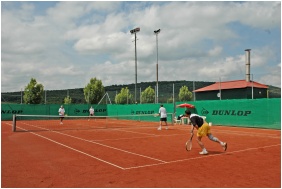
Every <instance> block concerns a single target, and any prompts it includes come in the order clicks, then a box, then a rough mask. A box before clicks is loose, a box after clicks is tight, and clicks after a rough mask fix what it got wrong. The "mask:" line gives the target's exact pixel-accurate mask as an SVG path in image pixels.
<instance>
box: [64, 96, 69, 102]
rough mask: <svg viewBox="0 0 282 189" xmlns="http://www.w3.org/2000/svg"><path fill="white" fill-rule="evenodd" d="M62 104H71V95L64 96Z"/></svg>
mask: <svg viewBox="0 0 282 189" xmlns="http://www.w3.org/2000/svg"><path fill="white" fill-rule="evenodd" d="M64 104H71V97H70V96H67V97H65V99H64Z"/></svg>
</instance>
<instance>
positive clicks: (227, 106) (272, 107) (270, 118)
mask: <svg viewBox="0 0 282 189" xmlns="http://www.w3.org/2000/svg"><path fill="white" fill-rule="evenodd" d="M191 104H193V105H194V106H195V110H194V111H195V113H197V114H199V115H202V116H206V120H207V122H212V124H213V125H230V126H246V127H261V128H272V129H281V99H280V98H279V99H277V98H273V99H253V100H252V99H249V100H248V99H244V100H216V101H215V100H210V101H195V102H191ZM176 110H177V111H176V112H177V114H181V113H183V112H184V111H183V110H179V108H177V109H176Z"/></svg>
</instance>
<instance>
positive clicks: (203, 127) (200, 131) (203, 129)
mask: <svg viewBox="0 0 282 189" xmlns="http://www.w3.org/2000/svg"><path fill="white" fill-rule="evenodd" d="M185 115H186V117H188V118H189V119H190V121H191V123H192V125H193V128H192V130H191V133H192V132H193V130H194V128H196V129H197V142H198V144H199V145H200V147H201V148H202V151H201V152H200V154H201V155H206V154H208V151H207V149H206V148H205V146H204V143H203V142H202V141H201V140H202V137H204V136H208V137H209V139H210V140H211V141H214V142H217V143H219V144H220V145H221V146H222V148H223V150H224V151H226V149H227V143H226V142H222V141H220V140H219V139H218V138H216V137H214V136H213V135H212V133H211V129H210V126H209V125H208V123H207V122H206V121H204V119H203V118H201V117H200V116H199V115H197V114H192V113H191V112H190V111H189V110H186V111H185Z"/></svg>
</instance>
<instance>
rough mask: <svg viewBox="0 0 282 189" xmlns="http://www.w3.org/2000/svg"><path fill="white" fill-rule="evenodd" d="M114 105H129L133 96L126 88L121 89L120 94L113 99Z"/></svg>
mask: <svg viewBox="0 0 282 189" xmlns="http://www.w3.org/2000/svg"><path fill="white" fill-rule="evenodd" d="M115 103H116V104H131V103H133V95H132V94H131V93H130V92H129V90H128V88H127V87H126V88H122V89H121V91H120V93H119V94H117V95H116V97H115Z"/></svg>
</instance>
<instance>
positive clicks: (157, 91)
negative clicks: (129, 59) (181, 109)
mask: <svg viewBox="0 0 282 189" xmlns="http://www.w3.org/2000/svg"><path fill="white" fill-rule="evenodd" d="M160 32H161V29H158V30H155V31H154V33H155V34H156V46H157V64H156V72H157V73H156V75H157V82H156V103H159V84H158V83H159V49H158V46H159V45H158V34H159V33H160Z"/></svg>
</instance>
